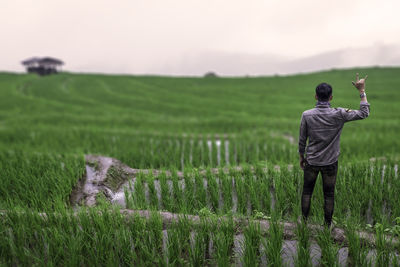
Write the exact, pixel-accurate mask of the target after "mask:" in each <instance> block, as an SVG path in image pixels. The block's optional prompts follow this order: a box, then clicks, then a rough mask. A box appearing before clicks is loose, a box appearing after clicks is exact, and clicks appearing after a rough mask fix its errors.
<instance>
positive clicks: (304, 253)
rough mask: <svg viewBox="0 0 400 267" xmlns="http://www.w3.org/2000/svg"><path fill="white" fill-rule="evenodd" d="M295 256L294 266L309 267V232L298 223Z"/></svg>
mask: <svg viewBox="0 0 400 267" xmlns="http://www.w3.org/2000/svg"><path fill="white" fill-rule="evenodd" d="M296 238H297V255H296V259H295V266H311V256H310V230H309V229H308V227H307V225H306V224H304V223H298V224H297V228H296Z"/></svg>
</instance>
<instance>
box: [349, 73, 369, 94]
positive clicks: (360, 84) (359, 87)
mask: <svg viewBox="0 0 400 267" xmlns="http://www.w3.org/2000/svg"><path fill="white" fill-rule="evenodd" d="M367 78H368V75H365V78H364V79H359V76H358V73H357V74H356V81H355V82H354V81H352V82H351V83H352V84H353V85H354V86H355V87H356V88H357V90H359V91H362V90H364V91H365V81H366V80H367Z"/></svg>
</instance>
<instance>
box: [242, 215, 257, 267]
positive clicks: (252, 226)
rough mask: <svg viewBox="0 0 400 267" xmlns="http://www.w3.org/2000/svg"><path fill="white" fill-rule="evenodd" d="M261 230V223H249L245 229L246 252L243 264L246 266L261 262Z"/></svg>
mask: <svg viewBox="0 0 400 267" xmlns="http://www.w3.org/2000/svg"><path fill="white" fill-rule="evenodd" d="M260 244H261V230H260V224H258V223H249V225H248V227H246V229H245V230H244V244H243V245H244V253H243V259H242V261H243V264H244V265H245V266H256V265H258V264H259V263H260V260H259V259H260V250H259V249H260Z"/></svg>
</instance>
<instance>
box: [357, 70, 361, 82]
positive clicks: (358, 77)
mask: <svg viewBox="0 0 400 267" xmlns="http://www.w3.org/2000/svg"><path fill="white" fill-rule="evenodd" d="M359 80H360V79H359V76H358V72H357V73H356V82H358V81H359Z"/></svg>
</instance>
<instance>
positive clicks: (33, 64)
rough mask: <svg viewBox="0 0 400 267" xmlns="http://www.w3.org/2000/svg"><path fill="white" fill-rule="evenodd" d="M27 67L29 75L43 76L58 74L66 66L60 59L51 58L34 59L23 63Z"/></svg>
mask: <svg viewBox="0 0 400 267" xmlns="http://www.w3.org/2000/svg"><path fill="white" fill-rule="evenodd" d="M21 63H22V65H24V66H25V67H26V71H27V72H28V73H36V74H39V75H41V76H43V75H49V74H54V73H58V72H59V71H60V70H61V66H62V65H64V62H62V61H61V60H59V59H56V58H51V57H43V58H38V57H33V58H29V59H26V60H24V61H22V62H21Z"/></svg>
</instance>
